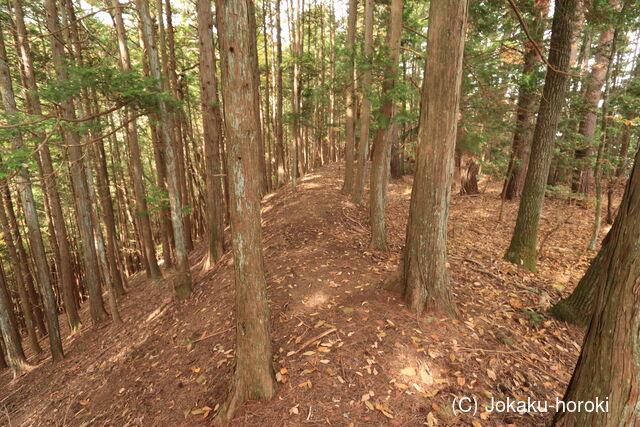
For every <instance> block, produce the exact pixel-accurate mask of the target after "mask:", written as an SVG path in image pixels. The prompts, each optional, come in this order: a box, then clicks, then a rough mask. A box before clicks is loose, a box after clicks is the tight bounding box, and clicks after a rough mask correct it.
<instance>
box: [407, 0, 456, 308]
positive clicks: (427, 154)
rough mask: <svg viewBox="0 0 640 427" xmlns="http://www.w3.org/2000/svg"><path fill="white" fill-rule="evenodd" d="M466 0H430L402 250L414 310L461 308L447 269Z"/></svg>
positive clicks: (408, 292)
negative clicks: (424, 69)
mask: <svg viewBox="0 0 640 427" xmlns="http://www.w3.org/2000/svg"><path fill="white" fill-rule="evenodd" d="M468 8H469V2H468V1H460V0H432V1H431V5H430V7H429V32H428V34H427V46H428V48H427V52H428V53H427V61H426V74H425V76H426V78H425V81H424V87H423V91H422V108H421V114H420V129H419V135H418V147H417V154H416V172H415V176H414V180H413V189H412V192H411V203H410V208H409V222H408V224H407V236H406V247H405V254H404V266H403V268H404V271H403V283H404V289H405V301H406V304H407V306H408V307H409V309H410V310H411V311H413V312H414V313H421V312H422V310H423V309H424V308H425V307H426V308H427V309H428V310H430V311H431V310H442V311H444V312H447V313H449V314H452V315H456V314H457V309H456V305H455V302H454V300H453V293H452V291H451V288H450V284H449V275H448V272H447V267H446V264H447V220H448V215H449V198H450V192H451V179H452V173H453V156H454V150H455V145H456V131H457V116H458V107H459V102H460V83H461V80H462V57H463V51H464V38H465V32H466V23H467V12H468Z"/></svg>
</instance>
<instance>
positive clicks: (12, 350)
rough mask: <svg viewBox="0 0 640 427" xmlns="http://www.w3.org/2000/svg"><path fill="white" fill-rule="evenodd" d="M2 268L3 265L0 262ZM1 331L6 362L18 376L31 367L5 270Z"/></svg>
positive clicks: (0, 293)
mask: <svg viewBox="0 0 640 427" xmlns="http://www.w3.org/2000/svg"><path fill="white" fill-rule="evenodd" d="M0 270H2V265H1V264H0ZM0 332H2V338H3V341H4V347H5V351H6V354H7V357H6V359H5V362H6V363H7V364H8V365H9V368H11V371H12V372H13V376H14V377H16V376H17V375H19V374H20V373H21V372H23V371H25V370H27V369H29V368H30V366H29V363H28V362H27V358H26V357H25V355H24V351H23V349H22V342H21V341H20V333H19V332H18V323H17V322H16V317H15V314H14V311H13V304H12V303H11V298H10V297H9V292H8V291H7V284H6V282H5V276H4V271H2V272H1V273H0Z"/></svg>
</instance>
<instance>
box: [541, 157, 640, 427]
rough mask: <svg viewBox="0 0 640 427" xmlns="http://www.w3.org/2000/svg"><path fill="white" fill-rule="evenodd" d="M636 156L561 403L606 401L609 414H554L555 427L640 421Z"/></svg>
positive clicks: (639, 182)
mask: <svg viewBox="0 0 640 427" xmlns="http://www.w3.org/2000/svg"><path fill="white" fill-rule="evenodd" d="M639 162H640V152H639V153H638V154H636V161H635V163H636V164H635V166H634V168H633V170H632V172H631V177H630V178H629V182H628V183H627V187H626V189H625V195H624V197H623V200H622V204H621V206H620V214H619V215H618V217H617V218H616V221H615V223H614V224H613V226H612V228H611V230H610V231H609V235H608V237H607V238H608V240H609V241H608V243H607V245H603V247H602V249H601V251H600V252H601V254H602V255H601V256H602V265H601V268H600V269H599V271H598V275H597V279H596V281H595V283H594V284H595V293H594V294H595V297H596V298H595V303H594V307H595V309H594V313H593V318H592V320H591V323H590V326H589V329H588V331H587V335H586V338H585V340H584V344H583V346H582V352H581V354H580V358H579V359H578V364H577V366H576V369H575V371H574V373H573V377H572V378H571V381H570V383H569V387H568V388H567V391H566V393H565V396H564V399H563V400H564V401H565V402H568V401H574V402H577V401H593V400H594V399H595V398H596V397H599V398H600V400H604V399H608V401H607V409H608V411H606V412H604V411H594V412H587V411H575V412H569V411H562V410H558V412H557V413H556V415H555V418H554V420H553V425H554V426H586V425H593V426H605V425H606V426H631V425H635V424H637V422H638V420H639V419H640V405H639V403H638V381H637V379H638V377H639V376H640V311H638V309H637V308H638V306H639V305H640V293H639V292H638V284H639V283H640V263H638V262H637V260H638V259H639V258H640V245H638V241H639V240H640V165H639V164H638V163H639Z"/></svg>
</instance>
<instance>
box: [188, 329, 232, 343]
mask: <svg viewBox="0 0 640 427" xmlns="http://www.w3.org/2000/svg"><path fill="white" fill-rule="evenodd" d="M233 328H235V325H234V326H232V327H230V328H227V329H223V330H222V331H218V332H214V333H213V334H211V335H207V336H204V337H200V338H198V339H197V340H193V343H194V344H195V343H197V342H200V341H204V340H207V339H209V338H213V337H215V336H216V335H220V334H224V333H225V332H229V331H230V330H232V329H233Z"/></svg>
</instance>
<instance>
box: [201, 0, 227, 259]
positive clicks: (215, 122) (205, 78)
mask: <svg viewBox="0 0 640 427" xmlns="http://www.w3.org/2000/svg"><path fill="white" fill-rule="evenodd" d="M196 7H197V16H198V40H199V43H200V101H201V107H202V128H203V132H204V134H203V137H204V157H205V182H206V209H207V232H208V233H209V238H208V247H207V249H208V258H207V263H208V264H209V265H212V264H215V262H216V261H217V260H218V259H220V257H221V256H222V255H223V254H224V210H223V205H222V201H223V198H222V176H221V170H220V144H221V143H222V118H221V116H220V103H219V102H218V82H217V77H216V62H215V57H214V49H213V33H212V31H211V27H212V25H213V15H212V13H211V1H210V0H198V2H197V5H196Z"/></svg>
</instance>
